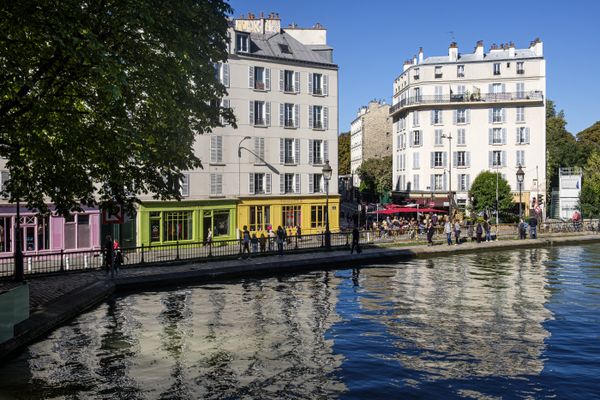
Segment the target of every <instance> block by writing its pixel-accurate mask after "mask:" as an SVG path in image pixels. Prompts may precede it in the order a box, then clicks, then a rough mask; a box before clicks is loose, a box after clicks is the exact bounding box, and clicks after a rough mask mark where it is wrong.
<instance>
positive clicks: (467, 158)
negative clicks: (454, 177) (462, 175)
mask: <svg viewBox="0 0 600 400" xmlns="http://www.w3.org/2000/svg"><path fill="white" fill-rule="evenodd" d="M465 163H466V166H467V167H470V166H471V152H470V151H466V152H465Z"/></svg>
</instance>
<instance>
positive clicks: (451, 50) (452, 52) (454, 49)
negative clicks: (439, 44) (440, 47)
mask: <svg viewBox="0 0 600 400" xmlns="http://www.w3.org/2000/svg"><path fill="white" fill-rule="evenodd" d="M448 60H449V61H457V60H458V45H457V44H456V42H452V43H450V46H449V47H448Z"/></svg>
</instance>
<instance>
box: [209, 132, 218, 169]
mask: <svg viewBox="0 0 600 400" xmlns="http://www.w3.org/2000/svg"><path fill="white" fill-rule="evenodd" d="M210 162H211V163H216V162H217V136H211V137H210Z"/></svg>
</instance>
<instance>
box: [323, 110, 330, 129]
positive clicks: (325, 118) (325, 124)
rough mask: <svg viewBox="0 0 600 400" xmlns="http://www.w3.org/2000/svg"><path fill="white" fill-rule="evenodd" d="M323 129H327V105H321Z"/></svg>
mask: <svg viewBox="0 0 600 400" xmlns="http://www.w3.org/2000/svg"><path fill="white" fill-rule="evenodd" d="M323 129H326V130H327V129H329V107H323Z"/></svg>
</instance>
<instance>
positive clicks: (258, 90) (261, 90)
mask: <svg viewBox="0 0 600 400" xmlns="http://www.w3.org/2000/svg"><path fill="white" fill-rule="evenodd" d="M252 90H254V91H255V92H268V91H269V89H259V88H253V89H252Z"/></svg>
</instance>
